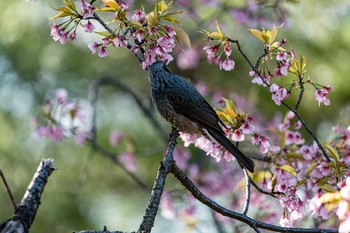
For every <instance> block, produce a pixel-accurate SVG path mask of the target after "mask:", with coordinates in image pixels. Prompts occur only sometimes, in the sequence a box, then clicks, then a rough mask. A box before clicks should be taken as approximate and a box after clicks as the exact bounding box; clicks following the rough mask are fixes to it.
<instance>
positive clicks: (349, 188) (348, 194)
mask: <svg viewBox="0 0 350 233" xmlns="http://www.w3.org/2000/svg"><path fill="white" fill-rule="evenodd" d="M340 196H341V197H342V198H343V199H345V200H347V201H349V202H350V177H348V178H346V186H344V187H343V188H342V189H341V190H340ZM349 214H350V213H349Z"/></svg>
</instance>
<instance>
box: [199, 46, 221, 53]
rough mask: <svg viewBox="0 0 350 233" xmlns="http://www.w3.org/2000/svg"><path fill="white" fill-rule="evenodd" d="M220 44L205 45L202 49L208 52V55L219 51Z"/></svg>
mask: <svg viewBox="0 0 350 233" xmlns="http://www.w3.org/2000/svg"><path fill="white" fill-rule="evenodd" d="M219 49H220V45H215V46H209V45H207V46H205V47H204V48H203V50H204V51H205V52H206V53H207V54H208V55H215V54H216V53H217V52H219Z"/></svg>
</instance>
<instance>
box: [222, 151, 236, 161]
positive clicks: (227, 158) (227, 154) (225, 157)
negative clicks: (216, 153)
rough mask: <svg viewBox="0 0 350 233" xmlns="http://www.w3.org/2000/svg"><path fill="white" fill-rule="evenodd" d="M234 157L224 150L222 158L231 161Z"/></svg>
mask: <svg viewBox="0 0 350 233" xmlns="http://www.w3.org/2000/svg"><path fill="white" fill-rule="evenodd" d="M233 159H234V157H233V155H232V154H231V153H230V152H229V151H228V150H227V151H225V153H224V160H225V161H226V162H230V161H232V160H233Z"/></svg>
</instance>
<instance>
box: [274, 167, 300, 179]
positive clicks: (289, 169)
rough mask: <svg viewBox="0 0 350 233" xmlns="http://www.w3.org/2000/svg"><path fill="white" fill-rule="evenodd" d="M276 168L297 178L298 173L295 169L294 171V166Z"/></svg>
mask: <svg viewBox="0 0 350 233" xmlns="http://www.w3.org/2000/svg"><path fill="white" fill-rule="evenodd" d="M276 168H278V169H281V170H283V171H286V172H288V173H290V174H292V175H293V176H295V177H296V176H297V172H296V171H295V169H294V168H293V167H292V166H290V165H283V166H281V167H277V166H276Z"/></svg>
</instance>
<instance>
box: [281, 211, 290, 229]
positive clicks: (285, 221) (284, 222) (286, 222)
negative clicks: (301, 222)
mask: <svg viewBox="0 0 350 233" xmlns="http://www.w3.org/2000/svg"><path fill="white" fill-rule="evenodd" d="M280 225H281V226H282V227H293V221H291V220H290V219H289V218H288V217H287V216H286V214H283V215H282V217H281V219H280Z"/></svg>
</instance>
